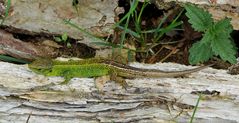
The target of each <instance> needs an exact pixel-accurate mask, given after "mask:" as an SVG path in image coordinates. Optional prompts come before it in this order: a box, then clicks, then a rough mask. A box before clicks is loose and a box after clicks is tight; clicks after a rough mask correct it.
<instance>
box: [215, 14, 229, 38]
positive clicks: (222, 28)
mask: <svg viewBox="0 0 239 123" xmlns="http://www.w3.org/2000/svg"><path fill="white" fill-rule="evenodd" d="M230 21H231V19H229V18H226V19H223V20H220V21H218V22H217V23H216V24H215V25H214V26H213V29H214V30H213V33H215V34H217V35H221V34H223V35H224V36H226V37H230V36H231V35H230V34H231V32H232V31H233V28H232V25H231V23H230Z"/></svg>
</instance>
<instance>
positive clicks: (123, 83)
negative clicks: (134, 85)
mask: <svg viewBox="0 0 239 123" xmlns="http://www.w3.org/2000/svg"><path fill="white" fill-rule="evenodd" d="M110 80H113V81H115V82H117V83H119V84H120V85H121V86H122V87H123V88H124V89H126V88H127V87H128V84H127V82H126V81H125V79H124V78H123V77H119V76H117V73H116V72H112V73H111V75H110Z"/></svg>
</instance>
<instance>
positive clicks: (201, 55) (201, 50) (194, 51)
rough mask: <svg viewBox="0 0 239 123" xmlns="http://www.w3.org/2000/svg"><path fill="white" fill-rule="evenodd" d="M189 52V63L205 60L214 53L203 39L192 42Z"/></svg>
mask: <svg viewBox="0 0 239 123" xmlns="http://www.w3.org/2000/svg"><path fill="white" fill-rule="evenodd" d="M202 40H203V39H202ZM189 53H190V55H189V63H190V64H197V63H199V62H205V61H207V60H209V58H211V57H212V56H213V55H214V54H213V52H212V49H211V47H210V45H209V43H204V41H198V42H196V43H194V44H193V46H192V47H191V48H190V50H189Z"/></svg>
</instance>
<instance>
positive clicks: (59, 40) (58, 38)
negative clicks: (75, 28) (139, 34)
mask: <svg viewBox="0 0 239 123" xmlns="http://www.w3.org/2000/svg"><path fill="white" fill-rule="evenodd" d="M54 40H55V41H56V42H62V40H61V38H60V37H54Z"/></svg>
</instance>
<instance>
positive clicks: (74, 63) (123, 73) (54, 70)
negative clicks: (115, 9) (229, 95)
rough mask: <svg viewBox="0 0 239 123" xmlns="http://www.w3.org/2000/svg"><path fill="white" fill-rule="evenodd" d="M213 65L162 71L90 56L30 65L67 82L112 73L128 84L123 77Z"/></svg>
mask: <svg viewBox="0 0 239 123" xmlns="http://www.w3.org/2000/svg"><path fill="white" fill-rule="evenodd" d="M209 66H212V64H211V65H206V66H201V67H198V68H194V69H189V70H183V71H162V70H158V69H143V68H137V67H133V66H129V65H126V64H122V63H119V62H116V61H114V60H109V59H104V58H90V59H85V60H70V61H59V60H51V59H37V60H35V61H33V62H32V63H30V64H28V67H29V68H30V69H31V70H32V71H34V72H36V73H39V74H43V75H45V76H63V77H64V78H65V81H64V82H63V83H67V82H68V81H69V80H70V79H71V78H73V77H80V78H84V77H99V76H104V75H110V76H111V80H114V81H117V82H120V83H121V84H122V85H127V84H126V83H125V80H124V79H123V78H147V77H151V78H160V77H177V76H182V75H185V74H190V73H193V72H197V71H200V70H202V69H204V68H207V67H209Z"/></svg>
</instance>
